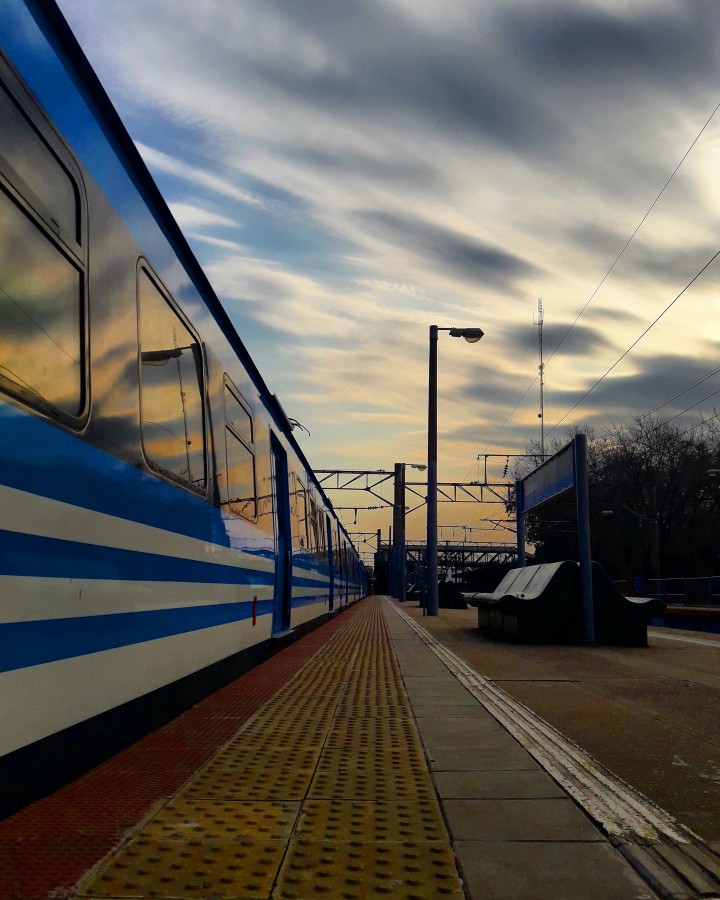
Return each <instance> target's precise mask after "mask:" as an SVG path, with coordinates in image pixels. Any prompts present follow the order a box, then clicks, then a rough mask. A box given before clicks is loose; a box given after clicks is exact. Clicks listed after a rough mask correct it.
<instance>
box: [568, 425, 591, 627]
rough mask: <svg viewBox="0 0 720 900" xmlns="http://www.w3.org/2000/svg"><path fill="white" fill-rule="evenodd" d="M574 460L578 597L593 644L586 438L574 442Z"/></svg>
mask: <svg viewBox="0 0 720 900" xmlns="http://www.w3.org/2000/svg"><path fill="white" fill-rule="evenodd" d="M573 452H574V459H575V493H576V496H577V521H578V553H579V555H580V597H581V602H582V614H583V640H584V641H585V643H586V644H593V643H595V610H594V605H593V587H592V552H591V549H590V495H589V492H588V474H587V438H586V436H585V435H584V434H578V435H576V436H575V439H574V440H573Z"/></svg>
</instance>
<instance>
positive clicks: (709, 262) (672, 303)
mask: <svg viewBox="0 0 720 900" xmlns="http://www.w3.org/2000/svg"><path fill="white" fill-rule="evenodd" d="M718 256H720V250H717V251H716V252H715V253H714V254H713V256H712V257H711V258H710V259H709V260H708V261H707V262H706V263H705V265H704V266H703V267H702V269H700V271H699V272H698V273H697V274H696V275H694V276H693V277H692V278H691V279H690V281H689V282H688V283H687V284H686V285H685V287H684V288H683V289H682V290H681V291H680V293H679V294H678V295H677V296H676V297H675V298H674V299H673V300H671V301H670V303H668V305H667V306H666V307H665V309H664V310H663V311H662V312H661V313H660V315H659V316H657V317H656V318H655V319H654V321H652V322H651V323H650V324H649V325H648V327H647V328H646V329H645V331H643V333H642V334H641V335H640V336H639V337H638V338H636V339H635V340H634V341H633V342H632V344H630V346H629V347H628V348H627V350H625V352H624V353H622V354H621V355H620V356H619V357H618V358H617V359H616V360H615V362H614V363H613V364H612V365H611V366H610V368H609V369H608V370H607V372H605V373H604V374H603V375H601V376H600V378H598V380H597V381H596V382H595V384H593V386H592V387H590V388H589V389H588V390H587V391H585V393H584V394H583V395H582V397H581V398H580V399H579V400H578V401H577V402H576V403H574V404H573V405H572V406H571V407H570V409H569V410H568V411H567V412H566V413H565V415H564V416H563V417H562V418H561V419H559V420H558V421H557V422H556V423H555V424H554V425H553V427H552V428H551V429H550V431H548V434H552V432H553V431H555V429H556V428H557V427H558V425H561V424H562V423H563V422H564V421H565V419H567V417H568V416H569V415H570V413H571V412H573V411H574V410H576V409H577V408H578V406H580V404H581V403H582V402H583V400H585V399H586V398H587V397H589V396H590V394H591V393H592V392H593V391H594V390H595V388H596V387H597V386H598V385H599V384H601V383H602V382H603V381H604V380H605V378H607V376H608V375H609V374H610V373H611V372H612V370H613V369H614V368H615V367H616V366H618V365H619V364H620V363H621V362H622V361H623V360H624V359H625V357H626V356H627V355H628V353H630V351H631V350H633V349H634V348H635V347H637V345H638V344H639V343H640V341H641V340H642V339H643V338H644V337H645V335H646V334H647V333H648V332H649V331H650V330H651V329H652V328H654V327H655V325H657V323H658V322H659V321H660V319H662V317H663V316H664V315H665V313H666V312H668V310H670V309H671V308H672V307H673V306H674V305H675V304H676V303H677V301H678V300H679V299H680V298H681V297H682V295H683V294H684V293H685V292H686V291H687V290H688V289H689V288H690V287H691V286H692V285H693V284H694V283H695V282H696V281H697V280H698V278H699V277H700V276H701V275H702V274H703V272H705V270H706V269H707V268H709V267H710V265H712V263H714V262H715V260H716V259H717V258H718Z"/></svg>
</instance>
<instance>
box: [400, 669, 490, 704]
mask: <svg viewBox="0 0 720 900" xmlns="http://www.w3.org/2000/svg"><path fill="white" fill-rule="evenodd" d="M404 681H405V688H406V690H407V693H408V696H409V697H410V700H411V701H412V702H413V703H415V702H420V703H453V704H460V703H462V704H464V705H466V706H476V705H477V700H476V699H475V698H474V697H473V695H472V694H471V693H470V691H467V690H465V688H464V687H463V686H462V685H461V684H459V683H458V681H457V680H456V679H455V678H453V676H452V675H450V673H448V674H447V676H445V675H442V676H434V675H431V676H410V677H407V678H405V679H404Z"/></svg>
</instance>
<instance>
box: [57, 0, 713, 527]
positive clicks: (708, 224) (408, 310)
mask: <svg viewBox="0 0 720 900" xmlns="http://www.w3.org/2000/svg"><path fill="white" fill-rule="evenodd" d="M59 5H60V7H61V9H62V11H63V13H64V14H65V16H66V17H67V19H68V21H69V23H70V25H71V27H72V29H73V31H74V32H75V34H76V36H77V38H78V40H79V42H80V44H81V46H82V47H83V49H84V51H85V53H86V54H87V56H88V58H89V59H90V62H91V63H92V65H93V66H94V68H95V70H96V72H97V74H98V75H99V77H100V80H101V81H102V83H103V85H104V87H105V89H106V90H107V92H108V94H109V96H110V98H111V99H112V101H113V103H114V104H115V106H116V108H117V109H118V112H119V113H120V115H121V117H122V118H123V120H124V122H125V124H126V126H127V128H128V130H129V132H130V134H131V136H132V137H133V139H134V140H135V142H136V144H137V146H138V148H139V150H140V152H141V153H142V156H143V158H144V159H145V162H146V163H147V165H148V167H149V169H150V171H151V173H152V174H153V176H154V177H155V179H156V181H157V182H158V185H159V186H160V188H161V190H162V192H163V194H164V196H165V198H166V200H167V201H168V203H169V206H170V208H171V210H172V212H173V214H174V215H175V217H176V219H177V221H178V223H179V224H180V226H181V227H182V229H183V231H184V232H185V234H186V236H187V238H188V240H189V242H190V245H191V246H192V248H193V250H194V252H195V253H196V255H197V257H198V258H199V260H200V262H201V263H202V264H203V267H204V268H205V270H206V272H207V274H208V276H209V278H210V280H211V282H212V284H213V286H214V287H215V289H216V291H217V293H218V295H219V297H220V298H221V300H222V301H223V303H224V306H225V308H226V309H227V311H228V313H229V315H230V317H231V319H232V320H233V322H234V324H235V325H236V327H237V330H238V332H239V334H240V336H241V337H242V339H243V341H244V342H245V344H246V346H247V347H248V349H249V351H250V353H251V354H252V356H253V358H254V359H255V362H256V363H257V365H258V367H259V369H260V371H261V373H262V374H263V377H264V378H265V381H266V382H267V384H268V386H269V388H270V390H271V391H274V392H276V393H277V394H278V396H279V397H280V399H281V401H282V403H283V406H284V408H285V410H286V411H287V413H288V415H289V416H290V417H292V418H294V419H296V420H298V421H299V422H300V423H302V425H303V426H304V427H305V428H306V429H307V430H308V431H309V432H310V434H309V435H308V434H306V433H305V432H303V431H300V430H299V429H298V430H296V432H295V434H296V435H297V437H298V441H299V443H300V445H301V446H302V448H303V450H304V452H305V454H306V456H307V457H308V459H309V460H310V462H311V464H312V465H313V466H314V467H315V468H318V469H363V470H375V469H392V466H393V463H395V462H400V461H403V462H410V463H422V462H423V461H424V460H425V458H426V452H427V391H428V374H427V365H428V363H427V360H428V327H429V326H430V325H433V324H434V325H438V326H440V327H443V328H449V327H480V328H482V329H483V331H484V332H485V337H484V338H483V339H482V341H480V342H479V343H476V344H467V343H465V342H464V341H462V340H455V339H452V338H450V337H449V336H448V335H447V334H445V333H442V332H441V334H440V340H439V345H438V423H439V479H440V481H468V480H476V479H477V478H478V477H481V476H482V475H483V474H484V464H483V466H482V467H481V468H478V463H477V457H478V454H480V455H482V454H486V453H488V454H499V456H497V457H495V456H492V457H491V458H490V459H489V463H488V477H489V479H490V480H491V481H497V480H502V478H503V472H504V469H505V459H504V458H502V454H508V453H522V452H523V451H524V450H525V448H526V447H527V445H528V443H529V441H531V440H533V439H535V440H537V439H538V438H539V437H540V421H539V419H538V413H539V409H540V406H539V403H540V401H539V385H538V383H537V382H535V384H533V380H534V379H535V378H536V376H537V372H538V362H539V354H538V329H537V326H536V324H535V323H536V320H537V304H538V298H540V297H541V298H542V302H543V307H544V326H543V338H544V341H543V343H544V353H545V361H546V368H545V418H544V422H545V431H546V433H549V436H550V438H553V437H558V436H560V437H564V435H565V434H566V431H567V428H568V427H569V426H573V425H580V426H583V425H585V424H586V423H587V424H589V425H590V426H592V427H594V428H596V429H598V430H602V428H603V427H605V426H611V425H613V424H615V425H619V424H621V423H623V422H626V421H628V420H629V419H631V418H632V417H633V416H636V415H639V414H643V413H645V412H647V411H649V410H651V409H653V408H654V407H657V406H658V405H659V404H663V403H664V402H665V401H667V400H668V399H669V398H671V397H673V396H675V395H676V394H678V392H680V391H683V390H684V389H685V388H686V387H688V386H689V385H691V384H693V383H694V382H696V381H698V380H699V379H701V378H703V377H704V376H705V375H706V374H707V373H708V372H710V371H711V370H712V369H713V368H715V367H717V366H720V257H719V258H718V259H715V260H714V262H711V263H710V265H709V266H708V267H707V269H705V271H704V272H702V274H700V275H699V277H697V278H696V280H695V281H694V282H693V283H692V284H691V285H690V287H689V288H687V290H685V292H684V293H682V295H681V296H680V297H679V299H677V300H676V302H675V303H674V304H673V305H672V306H671V308H670V309H669V310H668V311H667V313H665V314H664V315H662V316H661V318H660V319H659V321H658V322H657V324H655V325H654V326H653V327H652V328H651V329H650V331H649V332H648V333H647V335H646V336H644V337H643V338H642V339H641V340H640V341H639V342H638V343H637V345H636V346H635V347H634V348H633V349H632V350H631V351H630V352H629V353H628V354H627V355H626V356H625V357H624V358H623V359H622V360H620V362H619V363H618V364H617V365H616V366H615V367H614V368H612V369H611V367H612V366H613V364H615V363H616V362H617V361H618V359H619V358H620V357H621V355H622V354H623V353H625V351H626V350H628V348H629V347H630V346H631V345H632V344H633V343H634V342H635V341H636V340H637V339H638V338H639V337H640V336H641V335H642V334H643V332H644V331H645V330H646V329H647V328H648V326H649V325H651V323H652V322H653V321H654V320H655V319H656V317H658V316H660V315H661V314H662V313H663V311H664V310H665V309H666V307H668V305H669V304H671V303H672V301H673V300H675V298H676V297H678V295H679V294H681V292H682V291H683V289H685V288H686V287H687V285H688V284H689V283H690V282H691V281H692V280H693V279H694V278H695V276H698V274H699V273H700V272H701V270H702V269H703V267H704V266H705V265H706V264H707V263H708V262H709V261H710V260H711V259H712V258H713V256H714V254H715V253H717V252H718V250H720V174H719V173H720V112H718V113H717V114H715V115H714V116H713V117H712V118H710V117H711V116H712V114H713V111H714V110H715V108H716V106H717V105H718V103H720V4H719V3H717V2H716V0H694V2H693V3H687V2H686V0H677V2H675V0H673V2H667V0H631V2H630V0H623V2H620V0H596V2H591V0H572V2H556V0H543V2H542V3H538V2H537V0H526V2H523V0H451V2H446V3H438V2H437V0H432V2H431V0H351V2H341V0H194V2H192V3H190V2H188V0H186V2H179V0H123V2H122V3H118V2H117V0H59ZM708 119H710V121H709V122H708ZM698 136H699V137H698ZM696 139H697V141H696ZM694 141H696V143H695V144H694V145H693V142H694ZM691 145H693V146H692V149H690V151H689V153H688V150H689V148H691ZM686 153H687V156H685V154H686ZM683 157H685V158H684V159H683ZM681 161H682V164H681V165H680V166H679V168H678V169H677V171H676V172H675V174H674V175H673V172H674V171H675V169H676V167H678V164H680V163H681ZM671 176H672V178H671ZM668 179H671V180H670V182H669V184H667V186H666V187H665V189H664V190H663V187H664V186H665V185H666V183H667V182H668ZM658 195H660V196H659V199H657V198H658ZM656 200H657V202H655V201H656ZM653 204H654V205H653ZM648 211H649V214H648ZM646 214H648V215H647V217H646V218H644V217H645V216H646ZM643 219H644V220H643ZM638 226H640V227H639V228H638ZM636 229H637V231H636ZM629 239H631V240H630V243H629V244H627V247H625V245H626V243H627V242H628V240H629ZM623 248H625V249H624V250H623ZM619 254H621V255H620V256H619V259H618V255H619ZM616 260H617V261H616ZM613 264H614V265H613ZM609 270H611V271H610V273H609V274H607V273H608V271H609ZM606 275H607V277H605V276H606ZM578 316H580V317H579V318H578ZM571 326H573V327H572V328H571ZM570 328H571V330H570V331H569V332H568V329H570ZM558 345H559V346H558ZM555 351H556V352H555ZM610 369H611V371H609V373H608V374H607V376H606V377H604V378H603V379H602V380H601V381H600V383H599V384H598V385H597V387H593V386H594V385H595V383H596V382H598V380H599V379H601V378H602V376H603V375H605V373H606V372H608V370H610ZM531 385H532V387H531ZM591 388H592V390H591V391H590V393H589V394H588V396H587V397H586V398H585V399H584V400H582V402H581V403H580V404H579V405H578V406H577V407H576V408H574V409H573V407H574V405H575V404H577V403H578V401H579V400H580V399H581V398H582V397H583V395H584V394H585V393H586V392H587V391H588V390H589V389H591ZM528 389H529V390H528ZM715 390H717V391H720V374H717V375H715V376H713V377H711V378H709V379H707V380H706V381H704V382H703V383H702V384H701V385H699V386H698V387H696V388H695V389H693V390H691V391H689V392H687V393H684V394H682V395H681V396H680V397H679V398H677V399H676V400H674V401H673V402H670V403H668V404H666V405H664V406H662V407H661V409H660V410H659V411H658V414H660V415H665V416H674V415H676V414H677V413H681V412H683V410H685V409H687V408H688V407H690V406H691V405H692V404H694V403H696V402H697V401H699V400H701V399H702V398H704V397H706V396H707V395H710V394H712V392H713V391H715ZM526 391H527V393H526ZM521 398H522V399H521ZM717 410H720V393H718V394H717V395H715V396H710V397H709V398H708V399H707V400H705V401H703V402H702V403H701V404H700V405H699V406H697V407H696V408H695V409H693V410H692V411H691V412H688V413H686V414H685V415H684V416H683V417H681V419H680V420H679V421H686V422H687V424H688V427H690V426H691V425H692V424H694V423H695V422H697V421H698V417H699V416H700V415H705V416H709V415H713V414H714V412H715V411H717ZM556 423H559V424H557V427H555V428H554V427H553V426H556ZM330 496H331V499H332V500H333V501H334V503H335V504H336V505H343V506H367V505H372V504H373V502H374V501H373V499H372V498H371V497H367V496H366V495H365V494H361V493H353V494H347V493H345V494H338V493H335V494H333V493H331V494H330ZM386 496H389V497H390V499H392V495H391V492H389V491H388V492H386ZM497 513H498V510H497V509H496V510H495V511H494V512H493V510H492V508H490V507H488V508H486V509H485V514H489V515H492V516H496V515H497ZM482 515H483V512H482V510H481V509H480V508H478V507H477V506H474V505H470V506H464V505H463V506H461V505H458V504H442V505H441V511H440V521H441V523H443V525H444V531H442V532H441V535H440V536H441V538H442V539H445V538H450V537H451V534H452V535H454V536H455V537H456V538H459V536H460V535H461V532H460V528H459V526H460V525H463V524H464V525H465V526H466V527H467V526H473V527H476V528H478V529H483V531H477V532H475V533H473V539H474V540H481V541H485V540H488V541H489V540H492V541H495V540H500V541H502V540H512V535H509V534H508V533H505V532H503V531H502V530H497V529H495V530H492V531H489V530H487V529H489V528H494V527H495V526H489V525H486V524H485V523H483V522H481V521H479V519H481V518H482ZM344 519H345V522H346V524H347V525H348V528H349V530H350V531H351V532H358V531H363V530H367V531H370V530H374V529H375V528H378V527H381V526H382V527H383V529H386V528H387V525H388V524H389V523H390V517H389V515H388V514H387V513H382V514H380V513H377V512H363V511H361V512H359V513H358V514H357V516H355V515H354V514H353V513H346V514H344ZM423 526H424V518H423V512H422V510H420V511H418V512H417V513H413V514H412V515H411V516H410V517H409V519H408V536H409V538H411V539H414V538H420V537H421V536H422V534H423ZM451 526H457V534H455V530H454V529H453V528H452V527H451ZM466 534H468V533H467V532H466Z"/></svg>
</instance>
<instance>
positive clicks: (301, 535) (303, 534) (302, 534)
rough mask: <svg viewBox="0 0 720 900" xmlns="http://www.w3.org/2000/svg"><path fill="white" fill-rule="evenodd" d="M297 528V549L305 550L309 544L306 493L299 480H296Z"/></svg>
mask: <svg viewBox="0 0 720 900" xmlns="http://www.w3.org/2000/svg"><path fill="white" fill-rule="evenodd" d="M297 528H298V542H299V544H300V548H299V549H300V550H307V549H308V548H309V543H310V542H309V541H308V514H307V492H306V490H305V485H304V484H303V483H302V481H300V479H299V478H298V480H297Z"/></svg>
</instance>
